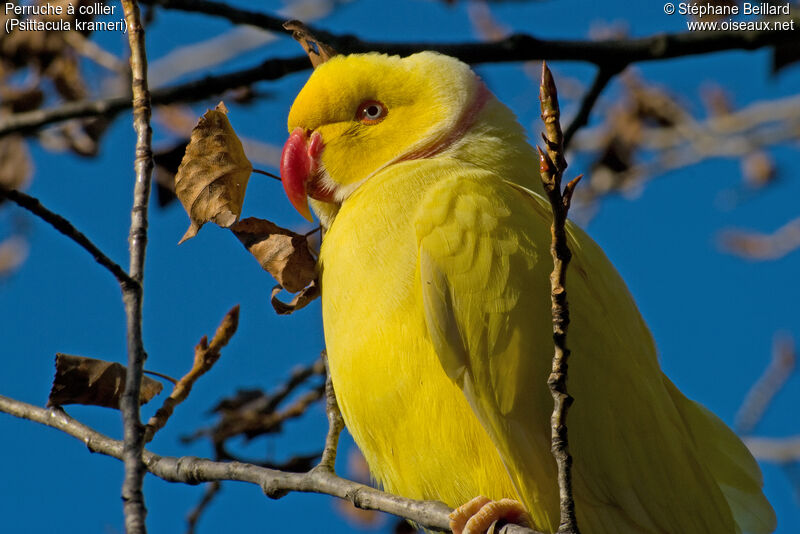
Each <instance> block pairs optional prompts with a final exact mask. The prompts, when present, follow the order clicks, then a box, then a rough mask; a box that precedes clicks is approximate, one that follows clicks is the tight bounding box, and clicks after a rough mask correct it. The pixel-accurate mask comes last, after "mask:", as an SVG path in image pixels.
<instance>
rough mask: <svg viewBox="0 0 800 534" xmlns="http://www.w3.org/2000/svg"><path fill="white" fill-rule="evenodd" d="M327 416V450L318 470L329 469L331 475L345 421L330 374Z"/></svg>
mask: <svg viewBox="0 0 800 534" xmlns="http://www.w3.org/2000/svg"><path fill="white" fill-rule="evenodd" d="M324 357H325V368H326V371H327V367H328V365H327V364H328V355H327V354H325V356H324ZM325 414H326V415H327V416H328V434H327V435H326V436H325V449H324V450H323V451H322V459H321V460H320V461H319V465H318V466H317V468H318V469H327V470H328V471H330V472H331V473H333V472H335V467H336V451H337V449H338V447H339V435H340V434H341V433H342V430H343V429H344V419H343V418H342V412H341V411H340V410H339V403H338V402H337V401H336V393H335V392H334V390H333V381H332V380H331V374H330V372H326V374H325Z"/></svg>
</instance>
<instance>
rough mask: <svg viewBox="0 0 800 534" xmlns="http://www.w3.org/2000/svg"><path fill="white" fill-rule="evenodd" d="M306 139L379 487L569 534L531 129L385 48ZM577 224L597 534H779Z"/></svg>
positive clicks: (323, 257)
mask: <svg viewBox="0 0 800 534" xmlns="http://www.w3.org/2000/svg"><path fill="white" fill-rule="evenodd" d="M288 126H289V132H291V134H290V137H289V140H288V141H287V143H286V145H285V146H284V149H283V155H282V161H281V176H282V179H283V182H284V188H285V189H286V193H287V195H288V197H289V199H290V200H291V202H292V203H293V204H294V205H295V207H296V208H297V209H298V210H299V211H300V212H301V213H303V214H304V215H306V216H307V217H310V212H309V208H308V204H307V196H310V197H311V199H312V205H313V206H314V209H315V211H316V212H317V215H318V216H319V218H320V219H321V220H322V221H323V223H324V224H325V225H326V226H328V230H327V233H326V235H325V237H324V239H323V243H322V248H321V252H320V258H319V261H320V268H321V284H322V295H323V298H322V313H323V323H324V330H325V342H326V345H327V351H328V359H329V365H330V373H331V378H332V380H333V384H334V389H335V391H336V395H337V398H338V401H339V406H340V407H341V411H342V415H343V416H344V419H345V422H346V424H347V428H348V429H349V431H350V433H351V434H352V436H353V438H354V440H355V442H356V443H357V445H358V446H359V448H360V449H361V451H362V452H363V453H364V456H365V457H366V460H367V462H368V464H369V467H370V470H371V472H372V475H373V476H374V477H375V479H376V481H377V482H378V483H379V484H381V485H382V486H383V487H384V488H385V489H386V490H387V491H390V492H392V493H396V494H398V495H402V496H405V497H409V498H414V499H435V500H440V501H443V502H445V503H447V504H448V505H450V506H452V507H457V506H460V505H463V504H464V503H467V502H470V501H471V500H472V499H473V498H474V497H476V496H479V495H480V496H485V497H486V498H488V499H481V500H480V501H474V500H473V501H471V502H472V503H473V506H472V507H471V508H470V510H469V512H470V513H472V512H474V508H479V507H480V506H481V505H482V504H484V503H485V502H486V501H487V500H493V501H500V502H507V501H502V500H503V499H513V500H515V501H518V502H519V503H520V504H521V508H519V510H517V511H518V512H519V511H521V510H523V509H524V511H526V512H527V514H528V515H529V517H527V518H525V519H526V520H527V521H528V522H530V523H531V526H532V527H534V528H536V529H538V530H541V531H544V532H554V531H555V530H556V529H557V528H558V520H559V507H558V488H557V483H556V464H555V461H554V460H553V457H552V455H551V453H550V414H551V412H552V406H553V401H552V398H551V397H550V393H549V390H548V387H547V377H548V374H549V371H550V366H551V357H552V353H553V344H552V325H551V312H550V296H549V292H550V286H549V278H548V277H549V275H550V272H551V270H552V260H551V257H550V253H549V246H550V233H549V227H550V222H551V213H550V207H549V204H548V203H547V202H546V201H545V200H544V199H543V198H542V196H540V195H539V194H538V193H537V192H534V191H532V190H531V189H535V190H536V191H540V190H541V184H539V177H538V157H537V155H536V152H535V151H534V150H533V148H532V147H531V146H530V145H529V144H528V142H527V140H526V135H525V133H524V130H523V129H522V127H521V126H520V125H519V124H518V123H517V121H516V118H515V117H514V114H513V113H512V112H511V111H510V110H509V109H508V108H507V107H506V106H505V105H503V104H502V103H501V102H499V101H498V100H497V99H496V98H495V97H494V96H493V95H492V94H491V92H490V91H489V90H488V89H487V87H486V86H485V85H484V83H483V82H482V81H481V80H480V78H479V77H478V76H476V75H475V73H474V72H472V70H470V68H469V67H468V66H467V65H466V64H464V63H462V62H460V61H458V60H457V59H454V58H451V57H448V56H444V55H440V54H437V53H433V52H422V53H419V54H414V55H412V56H409V57H405V58H400V57H397V56H386V55H381V54H376V53H371V54H361V55H350V56H336V57H334V58H332V59H331V60H330V61H328V62H326V63H324V64H323V65H321V66H319V67H318V68H317V69H316V70H315V71H314V72H313V74H312V75H311V77H310V79H309V80H308V82H307V83H306V85H305V87H303V89H302V90H301V91H300V93H299V95H298V96H297V98H296V100H295V102H294V104H293V105H292V108H291V111H290V113H289V119H288ZM567 231H568V239H569V247H570V248H571V250H572V251H573V259H572V263H571V264H570V267H569V279H568V290H569V301H570V312H571V319H572V322H571V326H570V335H569V338H568V345H569V347H570V348H571V350H572V358H571V360H570V370H569V385H568V387H569V391H570V393H571V394H572V395H573V396H574V398H575V403H574V405H573V407H572V409H571V411H570V414H569V420H568V427H569V440H570V441H569V443H570V449H571V452H572V455H573V458H574V466H573V479H574V480H573V485H574V497H575V503H576V504H575V506H576V513H577V519H578V525H579V527H580V528H581V531H582V532H583V533H584V534H628V533H674V534H705V533H725V534H730V533H742V534H744V533H752V534H757V533H759V534H760V533H768V532H772V531H773V530H774V528H775V514H774V512H773V510H772V508H771V506H770V504H769V503H768V502H767V500H766V498H765V497H764V495H763V493H762V491H761V487H762V479H761V473H760V471H759V468H758V465H757V464H756V462H755V461H754V459H753V457H752V456H751V455H750V453H749V452H748V450H747V448H746V447H745V446H744V445H743V444H742V442H741V441H740V440H739V438H738V437H736V435H735V434H734V433H733V432H732V431H731V430H730V429H729V428H728V427H727V426H725V424H724V423H723V422H722V421H721V420H720V419H718V418H717V417H716V416H715V415H713V414H712V413H711V412H709V411H708V410H707V409H705V408H704V407H702V406H701V405H699V404H697V403H695V402H693V401H691V400H689V399H687V398H686V397H685V396H684V395H683V394H682V393H681V392H680V391H679V390H678V389H677V388H676V387H675V385H673V383H672V382H671V381H670V380H669V379H668V378H667V377H666V376H665V375H664V374H663V373H662V371H661V369H660V367H659V363H658V359H657V354H656V348H655V345H654V343H653V339H652V337H651V334H650V332H649V331H648V328H647V326H646V325H645V323H644V321H643V319H642V317H641V316H640V314H639V311H638V309H637V307H636V304H635V303H634V301H633V298H632V297H631V295H630V293H629V292H628V289H627V287H626V286H625V283H624V282H623V281H622V279H621V278H620V276H619V274H618V273H617V271H616V270H615V269H614V267H613V266H612V264H611V262H610V261H609V260H608V259H607V258H606V256H605V255H604V253H603V251H602V250H601V249H600V248H599V247H598V246H597V245H596V244H595V243H594V241H592V239H591V238H590V237H589V236H588V235H586V234H585V233H584V232H583V231H582V230H581V229H580V228H578V227H577V226H575V225H573V224H572V223H569V224H568V226H567ZM476 502H477V505H478V506H477V507H476V506H474V505H475V503H476ZM503 513H504V514H505V515H506V516H507V517H512V518H513V517H514V512H513V511H509V510H505V512H501V514H503ZM476 517H477V515H476ZM517 517H519V514H517ZM484 526H485V525H484V524H481V523H475V522H473V523H467V524H466V526H465V525H464V524H463V521H461V523H458V524H454V525H453V528H454V530H456V531H461V530H464V531H465V532H470V531H474V530H475V529H476V528H478V529H482V528H484Z"/></svg>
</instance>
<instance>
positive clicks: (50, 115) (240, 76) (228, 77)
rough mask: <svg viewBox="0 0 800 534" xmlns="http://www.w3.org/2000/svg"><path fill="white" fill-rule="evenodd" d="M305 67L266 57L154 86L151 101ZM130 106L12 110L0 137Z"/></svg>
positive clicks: (215, 90) (112, 102)
mask: <svg viewBox="0 0 800 534" xmlns="http://www.w3.org/2000/svg"><path fill="white" fill-rule="evenodd" d="M307 68H308V57H306V56H296V57H293V58H286V59H282V58H276V59H268V60H266V61H264V62H263V63H261V64H260V65H257V66H255V67H251V68H248V69H243V70H240V71H235V72H231V73H226V74H220V75H217V76H206V77H204V78H201V79H199V80H195V81H192V82H187V83H184V84H180V85H175V86H172V87H164V88H160V89H154V90H153V92H152V98H151V102H152V104H153V105H166V104H175V103H178V102H194V101H198V100H204V99H206V98H210V97H212V96H217V95H220V94H222V93H224V92H225V91H227V90H229V89H234V88H236V87H241V86H243V85H250V84H252V83H255V82H259V81H268V80H276V79H278V78H282V77H283V76H285V75H287V74H290V73H292V72H298V71H301V70H306V69H307ZM131 105H132V104H131V98H130V96H114V97H110V98H104V99H98V100H83V101H79V102H68V103H66V104H63V105H61V106H59V107H56V108H50V109H38V110H35V111H28V112H25V113H15V114H14V115H10V116H7V117H4V118H3V119H2V120H0V136H4V135H7V134H9V133H13V132H19V133H24V134H27V135H30V134H32V133H35V132H36V131H38V130H39V129H41V128H42V127H43V126H47V125H48V124H52V123H55V122H61V121H65V120H69V119H78V118H86V117H98V116H106V117H113V116H115V115H116V114H117V113H120V112H121V111H125V110H126V109H130V108H131Z"/></svg>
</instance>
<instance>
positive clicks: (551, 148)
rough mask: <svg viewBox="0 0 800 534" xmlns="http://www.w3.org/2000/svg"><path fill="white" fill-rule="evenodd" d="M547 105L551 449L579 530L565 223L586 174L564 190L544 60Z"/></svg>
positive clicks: (567, 529)
mask: <svg viewBox="0 0 800 534" xmlns="http://www.w3.org/2000/svg"><path fill="white" fill-rule="evenodd" d="M539 100H540V101H541V108H542V122H544V125H545V132H546V133H544V134H542V138H543V139H544V142H545V148H546V152H543V151H542V149H541V148H538V147H537V149H538V150H539V170H540V172H541V179H542V185H543V186H544V190H545V192H546V193H547V197H548V199H549V200H550V206H551V207H552V210H553V224H552V226H551V227H550V233H551V237H552V242H551V244H550V254H551V256H552V257H553V272H552V273H551V274H550V298H551V302H552V313H553V344H554V346H555V351H554V353H553V367H552V372H551V373H550V376H549V377H548V379H547V385H548V386H549V388H550V393H551V395H552V396H553V404H554V406H553V415H552V416H551V417H550V425H551V432H552V434H551V444H550V449H551V451H552V453H553V457H554V458H555V459H556V464H557V465H558V490H559V501H560V512H561V518H560V521H559V526H558V532H559V533H564V534H579V532H580V531H579V530H578V523H577V519H576V517H575V501H574V499H573V495H572V456H571V455H570V453H569V441H568V438H567V411H568V410H569V407H570V406H571V405H572V400H573V399H572V397H571V396H570V395H569V394H568V393H567V361H568V359H569V354H570V351H569V349H568V348H567V327H568V326H569V307H568V305H567V290H566V287H565V284H566V280H567V265H569V261H570V259H571V258H572V253H571V252H570V250H569V247H568V246H567V233H566V229H565V225H566V222H567V212H568V211H569V204H570V201H571V199H572V193H573V191H574V190H575V186H576V185H578V182H579V181H580V179H581V177H580V176H578V177H577V178H575V179H574V180H572V181H571V182H569V183H568V184H567V185H566V187H565V188H564V191H563V193H562V191H561V176H562V174H563V173H564V171H565V170H566V168H567V162H566V159H565V158H564V137H563V135H562V133H561V124H560V122H559V118H560V114H561V112H560V110H559V107H558V93H557V91H556V85H555V82H554V80H553V75H552V74H551V73H550V69H548V68H547V64H545V63H542V83H541V87H540V89H539Z"/></svg>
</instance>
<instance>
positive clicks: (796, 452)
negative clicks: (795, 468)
mask: <svg viewBox="0 0 800 534" xmlns="http://www.w3.org/2000/svg"><path fill="white" fill-rule="evenodd" d="M743 439H744V443H745V445H747V448H748V449H750V452H752V453H753V456H755V457H756V458H758V459H759V460H764V461H767V462H775V463H780V464H788V463H793V462H797V461H800V436H792V437H788V438H759V437H749V438H743Z"/></svg>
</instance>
